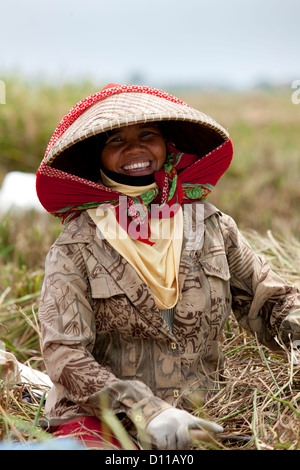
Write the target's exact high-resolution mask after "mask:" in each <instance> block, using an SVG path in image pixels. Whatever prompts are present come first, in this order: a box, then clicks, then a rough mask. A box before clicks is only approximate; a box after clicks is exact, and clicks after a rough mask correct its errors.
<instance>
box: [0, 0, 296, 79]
mask: <svg viewBox="0 0 300 470" xmlns="http://www.w3.org/2000/svg"><path fill="white" fill-rule="evenodd" d="M0 18H1V22H0V25H1V26H0V43H1V49H0V51H1V52H0V79H1V78H2V77H1V75H2V76H4V75H5V74H7V73H10V72H11V71H18V72H20V73H24V74H26V75H27V76H39V77H42V78H46V79H48V80H57V79H58V80H61V81H65V80H70V79H72V80H77V79H80V78H82V77H90V78H96V79H97V80H99V81H102V82H105V83H108V82H114V83H125V82H126V83H128V82H132V81H135V82H136V83H137V82H138V81H139V82H141V83H143V84H147V85H152V86H158V87H160V86H161V87H162V86H164V85H168V84H180V83H183V84H196V85H197V84H198V85H201V84H203V83H205V84H207V83H212V84H215V83H217V84H220V85H223V86H227V85H231V86H238V87H244V86H248V85H253V84H254V83H256V82H260V81H272V82H276V83H281V82H286V83H290V82H292V81H293V80H296V79H300V59H299V57H300V54H299V44H300V27H299V24H300V1H299V0H251V1H245V0H209V1H208V0H205V1H204V0H180V1H179V0H148V1H143V0H83V1H82V0H51V1H48V0H26V1H25V0H0Z"/></svg>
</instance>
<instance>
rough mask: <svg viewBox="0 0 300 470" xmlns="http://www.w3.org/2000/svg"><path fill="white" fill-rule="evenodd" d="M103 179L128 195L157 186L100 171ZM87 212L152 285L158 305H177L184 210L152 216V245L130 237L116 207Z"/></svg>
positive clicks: (137, 193) (164, 306) (147, 282)
mask: <svg viewBox="0 0 300 470" xmlns="http://www.w3.org/2000/svg"><path fill="white" fill-rule="evenodd" d="M101 178H102V183H103V184H104V185H105V186H107V187H110V188H112V189H114V190H115V191H118V192H120V193H122V194H125V195H126V196H133V197H134V196H139V195H140V194H143V193H144V192H146V191H148V190H150V189H153V188H155V187H156V183H153V184H152V185H148V186H143V187H141V186H127V185H124V184H119V183H116V182H115V181H113V180H111V179H110V178H108V177H107V176H106V175H104V173H102V172H101ZM87 212H88V214H89V216H90V217H91V219H92V220H93V221H94V222H95V224H96V226H97V227H98V228H99V230H100V231H101V233H102V235H103V236H104V237H105V238H106V240H107V241H108V242H109V243H110V244H111V245H112V247H113V248H114V249H115V250H117V251H118V252H119V253H120V255H121V256H123V257H124V258H125V259H126V261H128V263H130V264H131V266H133V267H134V269H135V270H136V272H137V273H138V275H139V276H140V278H141V279H142V280H143V281H144V282H145V283H146V284H147V285H148V286H149V288H150V290H151V292H152V294H153V296H154V299H155V302H156V305H157V307H158V308H159V309H160V310H165V309H169V308H172V307H174V305H176V303H177V299H178V271H179V263H180V256H181V248H182V239H183V214H182V209H180V210H179V211H178V212H177V214H176V215H175V216H174V217H171V218H168V219H160V220H158V219H154V218H151V219H150V230H151V236H150V241H152V242H154V244H153V245H148V244H146V243H143V242H140V241H138V240H135V239H133V238H130V237H129V236H128V234H127V232H126V231H125V230H124V229H123V228H122V227H121V226H120V225H119V224H118V223H117V221H116V218H115V215H114V210H113V208H111V209H110V208H108V209H106V210H105V211H103V210H102V209H101V206H100V207H99V208H97V209H88V211H87Z"/></svg>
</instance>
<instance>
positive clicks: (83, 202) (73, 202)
mask: <svg viewBox="0 0 300 470" xmlns="http://www.w3.org/2000/svg"><path fill="white" fill-rule="evenodd" d="M232 153H233V149H232V143H231V140H230V139H229V140H227V141H226V142H224V143H223V144H222V145H220V146H219V147H217V148H216V149H215V150H213V151H211V152H210V153H208V154H207V155H205V156H204V157H202V158H200V159H199V157H197V156H196V155H190V154H187V153H181V152H179V151H178V150H177V149H175V148H174V147H173V146H172V145H171V144H168V157H167V160H166V163H165V164H164V166H163V168H162V169H161V170H159V171H156V172H155V181H156V183H157V185H158V189H156V190H155V189H152V190H150V191H148V192H146V193H144V194H142V195H141V196H139V197H128V198H127V224H126V227H128V224H129V223H130V222H132V221H133V222H134V223H135V224H136V225H139V229H138V230H136V233H137V234H138V235H137V239H138V240H141V241H144V242H145V243H150V242H149V240H148V237H149V225H148V222H149V218H150V217H161V218H166V217H170V216H173V215H174V214H175V213H176V212H177V211H178V209H179V207H180V206H181V204H184V203H189V202H193V201H199V200H203V199H206V197H207V196H208V195H209V194H210V192H211V191H212V189H213V188H214V186H215V185H216V183H217V181H218V180H219V178H220V177H221V176H222V174H223V173H224V172H225V171H226V170H227V168H228V166H229V165H230V162H231V159H232ZM37 191H38V194H39V198H40V200H41V201H42V203H43V206H44V207H45V209H46V210H47V211H48V212H50V213H52V214H53V215H55V216H57V217H60V218H61V219H62V221H63V222H68V221H69V220H72V219H73V218H75V217H77V216H78V215H79V214H80V213H81V212H82V211H84V210H87V209H90V208H96V207H98V206H99V205H100V204H111V205H113V206H114V207H115V209H116V217H117V220H118V221H119V222H120V223H121V225H124V224H123V223H122V222H121V220H123V221H124V217H122V218H121V217H120V214H121V213H122V214H123V210H124V207H123V206H122V205H120V196H124V195H123V194H121V193H119V192H117V191H114V190H112V189H110V188H108V187H106V186H103V185H101V184H98V183H94V182H92V181H89V180H86V179H83V178H80V177H79V176H74V175H71V174H69V173H65V172H63V171H61V170H57V169H55V168H51V167H49V166H47V165H46V164H45V163H42V164H41V166H40V168H39V170H38V173H37ZM170 209H172V210H170Z"/></svg>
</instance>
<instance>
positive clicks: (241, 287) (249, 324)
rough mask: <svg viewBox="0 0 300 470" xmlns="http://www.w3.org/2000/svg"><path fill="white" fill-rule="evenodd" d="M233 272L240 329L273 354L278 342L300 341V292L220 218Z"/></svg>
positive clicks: (234, 303)
mask: <svg viewBox="0 0 300 470" xmlns="http://www.w3.org/2000/svg"><path fill="white" fill-rule="evenodd" d="M221 228H222V231H223V235H224V239H225V245H226V252H227V259H228V264H229V270H230V275H231V278H230V283H231V292H232V310H233V313H234V315H235V317H236V319H237V320H238V322H239V323H240V324H241V326H242V327H243V328H244V329H246V330H247V331H249V332H251V333H252V334H256V335H257V338H258V340H259V341H260V342H261V343H262V344H264V345H265V346H267V347H269V348H270V349H272V350H278V349H279V347H278V343H277V342H276V341H275V338H277V339H278V340H279V341H282V342H284V343H290V341H295V340H299V339H300V291H299V290H298V289H297V288H296V287H294V286H291V285H289V284H287V283H286V282H285V281H284V280H283V279H281V278H280V277H279V276H278V275H277V274H276V273H275V272H274V271H272V269H271V268H270V266H269V265H268V263H267V262H266V260H265V259H264V258H263V257H262V256H260V255H258V254H255V253H254V251H253V250H252V248H251V247H250V245H249V243H248V242H247V241H246V240H245V238H244V237H243V235H242V234H241V233H240V232H239V230H238V228H237V226H236V224H235V222H234V221H233V220H232V219H231V218H230V217H229V216H226V215H224V214H223V215H222V216H221Z"/></svg>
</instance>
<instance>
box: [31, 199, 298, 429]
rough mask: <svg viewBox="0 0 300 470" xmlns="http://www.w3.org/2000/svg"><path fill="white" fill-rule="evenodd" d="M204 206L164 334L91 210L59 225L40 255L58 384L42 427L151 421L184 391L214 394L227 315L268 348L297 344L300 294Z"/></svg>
mask: <svg viewBox="0 0 300 470" xmlns="http://www.w3.org/2000/svg"><path fill="white" fill-rule="evenodd" d="M195 207H196V205H194V206H193V214H194V213H195ZM202 207H204V224H203V226H202V228H203V237H200V238H201V242H199V240H198V238H199V237H198V236H196V237H194V238H195V240H194V242H193V240H192V241H191V239H190V240H186V239H184V241H183V248H182V256H181V263H180V272H179V300H178V303H177V305H176V307H175V312H174V320H173V328H172V329H170V328H169V327H168V326H167V324H166V323H165V321H164V320H163V318H162V316H161V314H160V312H159V310H158V309H157V307H156V304H155V302H154V299H153V296H152V295H151V292H150V290H149V288H148V286H147V285H146V284H145V283H144V282H143V281H142V280H141V279H140V278H139V276H138V275H137V273H136V271H135V270H134V268H133V267H132V266H131V265H130V264H129V263H128V262H127V261H126V260H125V259H124V258H122V257H121V256H120V254H119V253H118V252H116V251H115V250H114V249H113V248H112V247H111V246H110V245H109V243H108V242H107V241H106V240H105V239H103V237H102V238H101V237H99V236H98V234H97V229H96V226H95V224H94V222H93V221H92V219H91V218H90V217H89V215H88V213H87V212H84V213H82V214H81V215H80V216H79V217H78V218H77V219H75V220H73V221H71V222H69V224H68V225H67V226H66V227H65V228H64V229H63V231H62V233H61V234H60V236H59V237H58V239H57V240H56V242H55V244H54V245H53V246H52V248H51V250H50V252H49V254H48V256H47V260H46V272H45V280H44V284H43V289H42V295H41V301H40V308H39V318H40V323H41V333H42V345H43V354H44V360H45V364H46V368H47V372H48V374H49V376H50V378H51V380H52V381H53V383H54V386H53V388H52V389H51V391H50V393H49V395H48V397H47V403H46V416H47V418H48V420H49V423H50V424H56V423H59V422H60V420H65V419H67V418H73V417H75V416H79V415H85V414H92V415H96V416H99V417H100V413H101V407H102V406H104V405H105V406H109V408H110V409H111V410H112V412H113V413H115V414H120V415H122V416H126V417H127V419H128V418H129V419H128V421H133V422H134V421H135V420H138V419H140V420H141V419H143V420H144V422H145V424H147V423H148V422H149V420H150V419H151V418H153V417H154V416H155V415H157V414H158V413H160V412H161V411H162V410H163V409H165V408H167V407H170V406H171V405H174V403H175V402H176V404H178V403H180V404H181V405H183V406H184V405H185V404H187V403H188V402H189V401H190V399H191V394H192V395H193V394H195V393H197V400H199V399H201V400H205V397H207V395H208V394H209V393H212V391H213V390H215V389H216V383H217V382H218V370H220V369H221V368H222V364H223V361H222V353H221V349H220V334H221V332H222V329H223V327H224V324H225V323H226V321H227V319H228V317H229V315H230V313H231V312H233V314H234V315H235V317H236V318H237V320H238V321H239V322H240V324H241V325H242V327H244V328H245V329H247V330H248V331H250V332H252V333H253V334H254V333H256V334H257V337H258V340H259V341H260V342H261V343H262V344H264V345H266V346H268V347H269V348H270V349H278V343H277V342H276V341H275V339H274V338H275V337H276V336H278V337H281V338H282V339H283V340H284V341H287V340H288V338H289V337H292V338H293V339H295V338H296V339H297V338H300V319H299V318H300V292H299V291H298V290H297V289H296V288H295V287H292V286H289V285H288V284H287V283H285V282H284V281H283V280H282V279H281V278H279V277H278V276H277V275H276V274H275V273H274V272H272V271H271V269H270V267H269V266H268V264H267V263H266V261H265V260H264V259H263V258H262V257H261V256H258V255H256V254H255V253H254V252H253V251H252V249H251V248H250V246H249V244H248V243H247V241H246V240H245V239H244V238H243V236H242V235H241V233H240V232H239V231H238V229H237V227H236V224H235V223H234V221H233V220H232V219H231V218H230V217H229V216H227V215H225V214H223V213H221V212H219V211H218V210H217V209H216V208H214V207H213V206H212V205H211V204H208V203H204V204H203V203H202ZM289 334H290V336H289ZM191 390H192V391H191Z"/></svg>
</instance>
